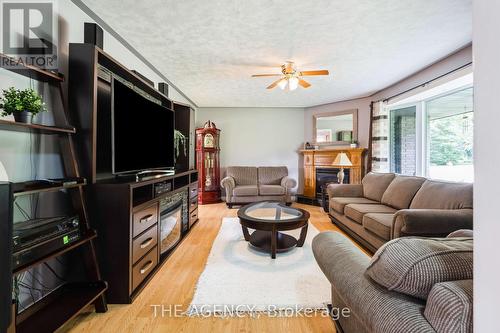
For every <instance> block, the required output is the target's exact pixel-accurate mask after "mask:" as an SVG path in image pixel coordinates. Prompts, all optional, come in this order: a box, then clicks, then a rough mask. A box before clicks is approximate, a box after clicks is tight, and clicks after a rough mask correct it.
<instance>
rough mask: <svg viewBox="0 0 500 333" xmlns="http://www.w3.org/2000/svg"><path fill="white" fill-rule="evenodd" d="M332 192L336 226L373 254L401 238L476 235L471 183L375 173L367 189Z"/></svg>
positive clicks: (344, 188) (339, 187)
mask: <svg viewBox="0 0 500 333" xmlns="http://www.w3.org/2000/svg"><path fill="white" fill-rule="evenodd" d="M327 191H328V194H329V198H330V210H329V215H330V218H331V219H332V221H333V222H334V223H335V224H336V225H338V226H339V227H340V228H341V229H343V230H344V231H345V232H347V233H348V234H349V235H350V236H351V237H353V238H355V239H356V240H357V241H359V242H360V243H361V244H363V245H364V246H365V247H366V248H367V249H369V250H370V251H372V252H375V251H376V250H377V249H378V248H379V247H380V246H382V245H383V244H384V243H386V242H387V241H389V240H391V239H394V238H398V237H403V236H426V237H445V236H446V235H448V234H449V233H451V232H453V231H455V230H458V229H472V215H473V211H472V184H469V183H454V182H444V181H436V180H430V179H426V178H423V177H410V176H401V175H396V174H394V173H373V172H371V173H368V174H367V175H366V176H365V177H364V178H363V180H362V184H359V185H351V184H342V185H341V184H332V185H329V186H328V188H327Z"/></svg>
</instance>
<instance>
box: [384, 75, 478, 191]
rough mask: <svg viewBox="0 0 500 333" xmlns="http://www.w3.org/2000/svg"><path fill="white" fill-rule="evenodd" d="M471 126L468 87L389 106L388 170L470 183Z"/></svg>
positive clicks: (471, 117)
mask: <svg viewBox="0 0 500 333" xmlns="http://www.w3.org/2000/svg"><path fill="white" fill-rule="evenodd" d="M473 124H474V112H473V89H472V87H471V86H470V85H469V86H467V87H462V88H459V89H455V90H453V91H448V92H445V93H441V94H440V95H438V96H433V97H427V98H426V99H424V100H420V101H413V102H411V103H406V104H405V105H393V106H392V107H391V106H389V125H390V132H389V133H390V136H389V144H390V156H389V161H390V169H391V171H392V172H396V173H400V174H404V175H423V176H427V177H430V178H434V179H442V180H450V181H464V182H472V181H473V179H474V167H473V159H472V156H473V127H474V126H473Z"/></svg>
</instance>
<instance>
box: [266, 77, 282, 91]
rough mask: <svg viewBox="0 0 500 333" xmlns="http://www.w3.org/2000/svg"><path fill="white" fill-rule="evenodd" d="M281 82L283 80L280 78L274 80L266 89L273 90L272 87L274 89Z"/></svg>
mask: <svg viewBox="0 0 500 333" xmlns="http://www.w3.org/2000/svg"><path fill="white" fill-rule="evenodd" d="M281 80H284V79H283V78H280V79H279V80H276V81H274V82H273V83H271V84H270V85H269V86H268V87H267V88H266V89H273V88H274V87H276V86H277V85H278V83H280V82H281Z"/></svg>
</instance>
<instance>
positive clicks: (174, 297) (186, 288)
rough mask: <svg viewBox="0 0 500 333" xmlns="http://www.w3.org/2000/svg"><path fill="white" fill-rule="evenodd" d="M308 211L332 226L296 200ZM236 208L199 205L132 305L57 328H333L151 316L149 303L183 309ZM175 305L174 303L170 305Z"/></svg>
mask: <svg viewBox="0 0 500 333" xmlns="http://www.w3.org/2000/svg"><path fill="white" fill-rule="evenodd" d="M294 206H296V207H300V208H303V209H306V210H308V211H309V212H310V214H311V217H310V221H311V222H312V223H313V224H314V226H315V227H316V228H317V229H318V230H319V231H326V230H336V231H339V229H338V228H337V227H335V226H334V225H333V224H332V223H331V222H330V219H329V218H328V216H327V214H326V213H324V212H323V210H322V209H321V208H320V207H315V206H309V205H302V204H294ZM237 211H238V209H228V208H226V205H225V204H224V203H220V204H212V205H203V206H199V216H200V220H199V221H198V223H197V224H196V225H195V227H194V228H193V229H192V230H191V232H190V233H189V235H188V236H187V237H186V238H185V239H184V240H183V242H182V243H181V244H180V245H179V247H178V248H177V250H176V251H175V252H174V253H173V254H172V256H170V258H169V259H168V260H167V261H166V262H165V264H164V265H163V267H162V268H161V269H160V271H159V272H158V273H157V274H156V275H155V276H154V278H153V279H152V280H151V282H150V283H149V285H148V286H147V287H146V288H145V289H144V290H143V292H142V293H141V294H140V295H139V296H138V297H137V299H136V300H135V302H134V303H133V304H129V305H109V311H108V312H107V313H103V314H97V313H94V312H92V310H91V309H89V311H88V312H84V313H82V314H80V315H79V316H78V317H76V318H75V319H74V320H73V321H71V322H69V323H68V324H67V325H66V326H65V327H63V328H62V329H61V330H60V331H61V332H101V333H105V332H112V333H117V332H120V333H122V332H335V328H334V325H333V323H332V321H331V320H330V318H326V317H321V316H318V317H315V318H305V317H298V318H270V317H268V316H261V317H259V318H258V319H257V318H251V317H245V318H225V319H222V318H193V317H185V316H183V317H174V316H170V315H168V314H166V315H165V316H163V317H162V316H157V317H154V315H153V307H152V305H163V306H164V309H168V307H169V306H170V305H175V304H180V305H181V306H180V309H181V310H182V311H184V310H186V309H187V307H188V305H189V303H190V302H191V299H192V297H193V294H194V288H195V286H196V283H197V281H198V277H199V276H200V274H201V273H202V271H203V269H204V266H205V262H206V260H207V257H208V254H209V253H210V249H211V246H212V243H213V241H214V239H215V236H216V235H217V233H218V230H219V227H220V224H221V221H222V218H223V217H229V216H236V212H237ZM172 309H173V307H172Z"/></svg>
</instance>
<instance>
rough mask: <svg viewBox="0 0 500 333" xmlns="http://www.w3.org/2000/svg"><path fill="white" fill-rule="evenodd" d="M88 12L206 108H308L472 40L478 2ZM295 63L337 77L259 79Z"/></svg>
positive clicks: (292, 3)
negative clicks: (293, 83) (286, 81)
mask: <svg viewBox="0 0 500 333" xmlns="http://www.w3.org/2000/svg"><path fill="white" fill-rule="evenodd" d="M83 2H84V3H85V4H86V5H87V6H88V7H89V8H90V9H91V10H93V11H94V12H95V13H96V14H97V15H99V16H100V17H101V18H102V19H103V20H104V21H105V22H106V23H108V24H109V25H110V26H111V27H112V28H113V29H115V30H116V31H117V32H118V33H119V34H120V35H121V36H122V37H123V38H125V39H126V40H127V41H128V42H129V43H130V44H131V45H132V46H133V47H135V48H136V49H137V50H138V51H139V52H140V53H141V54H143V55H144V56H145V57H146V59H148V60H149V61H150V62H151V63H152V64H154V65H155V66H156V67H157V68H158V69H159V70H160V71H161V72H162V73H163V74H164V75H165V76H166V77H167V78H168V79H169V80H170V81H172V82H173V83H174V84H175V85H176V86H177V87H178V88H179V89H180V90H182V92H183V93H184V94H186V95H187V96H188V97H189V98H190V99H192V100H193V101H194V102H195V103H196V104H197V105H198V106H200V107H224V106H227V107H230V106H231V107H243V106H245V107H258V106H278V107H279V106H283V107H285V106H300V107H306V106H313V105H318V104H325V103H330V102H334V101H339V100H345V99H351V98H357V97H361V96H366V95H369V94H371V93H373V92H375V91H377V90H379V89H382V88H384V87H386V86H388V85H390V84H392V83H395V82H397V81H398V80H400V79H402V78H404V77H406V76H408V75H410V74H412V73H414V72H416V71H418V70H420V69H422V68H423V67H425V66H427V65H429V64H431V63H432V62H434V61H436V60H439V59H440V58H442V57H444V56H446V55H448V54H449V53H451V52H453V51H455V50H457V49H458V48H460V47H462V46H464V45H466V44H467V43H469V42H470V41H471V38H472V27H471V26H472V22H471V21H472V18H471V16H472V10H471V0H357V1H355V0H349V1H348V0H314V1H313V0H310V1H304V0H283V1H281V0H274V1H273V0H212V1H209V0H196V1H195V0H175V1H174V0H150V1H137V0H134V1H132V0H106V1H103V0H84V1H83ZM105 47H106V45H105ZM286 60H291V61H295V62H296V64H297V67H298V69H299V70H310V69H321V68H325V69H328V70H330V73H331V75H330V76H328V77H310V78H308V81H309V82H310V83H312V87H311V88H309V89H302V88H299V89H297V90H296V91H292V92H286V91H281V90H280V89H279V88H276V89H274V90H271V91H269V90H266V89H265V87H266V86H267V85H269V84H270V83H271V82H272V81H273V78H251V77H250V75H251V74H258V73H273V72H276V73H278V72H279V66H280V65H281V64H282V63H283V62H284V61H286Z"/></svg>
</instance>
